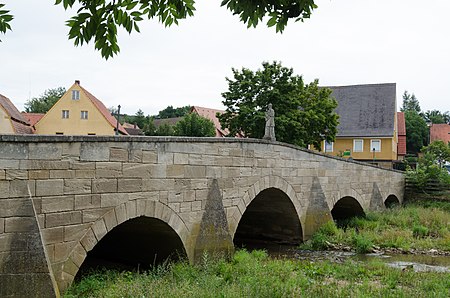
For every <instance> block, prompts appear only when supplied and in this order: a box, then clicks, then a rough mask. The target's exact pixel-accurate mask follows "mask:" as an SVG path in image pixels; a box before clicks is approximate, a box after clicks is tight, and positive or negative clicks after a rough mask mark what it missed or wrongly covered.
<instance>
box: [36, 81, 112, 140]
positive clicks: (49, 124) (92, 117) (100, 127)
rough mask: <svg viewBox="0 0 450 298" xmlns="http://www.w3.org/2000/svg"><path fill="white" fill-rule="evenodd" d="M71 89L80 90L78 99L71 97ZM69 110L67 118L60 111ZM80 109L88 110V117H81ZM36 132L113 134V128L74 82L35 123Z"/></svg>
mask: <svg viewBox="0 0 450 298" xmlns="http://www.w3.org/2000/svg"><path fill="white" fill-rule="evenodd" d="M72 90H80V99H78V100H73V99H72ZM63 110H69V118H68V119H63V118H62V111H63ZM81 111H88V119H81ZM35 128H36V134H50V135H52V134H56V133H63V134H65V135H87V134H96V135H114V134H115V132H114V128H113V127H112V126H111V125H110V124H109V122H108V121H107V120H106V119H105V117H104V116H103V115H102V114H101V113H100V112H99V111H98V109H97V108H96V107H95V106H94V104H93V103H92V102H91V100H90V99H89V98H88V97H87V96H86V94H84V92H83V91H82V90H81V89H80V88H79V87H78V85H77V84H74V85H73V86H72V87H71V88H70V89H69V90H68V91H67V92H66V93H65V94H64V95H63V96H62V97H61V99H60V100H59V101H58V102H57V103H56V104H55V105H54V106H53V107H52V108H51V109H50V110H49V111H48V112H47V114H45V116H44V117H43V118H42V119H41V120H40V121H39V122H38V123H36V125H35Z"/></svg>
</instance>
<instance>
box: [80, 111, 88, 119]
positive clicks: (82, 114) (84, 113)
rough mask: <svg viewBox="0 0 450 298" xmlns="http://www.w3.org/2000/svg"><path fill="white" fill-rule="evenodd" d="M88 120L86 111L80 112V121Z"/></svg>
mask: <svg viewBox="0 0 450 298" xmlns="http://www.w3.org/2000/svg"><path fill="white" fill-rule="evenodd" d="M87 118H88V111H81V119H87Z"/></svg>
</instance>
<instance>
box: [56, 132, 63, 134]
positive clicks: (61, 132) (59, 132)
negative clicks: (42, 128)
mask: <svg viewBox="0 0 450 298" xmlns="http://www.w3.org/2000/svg"><path fill="white" fill-rule="evenodd" d="M56 134H57V135H63V134H64V133H63V132H57V133H56Z"/></svg>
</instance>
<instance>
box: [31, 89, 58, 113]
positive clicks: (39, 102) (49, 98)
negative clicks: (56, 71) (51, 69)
mask: <svg viewBox="0 0 450 298" xmlns="http://www.w3.org/2000/svg"><path fill="white" fill-rule="evenodd" d="M64 93H66V88H64V87H58V88H54V89H48V90H46V91H45V92H44V94H42V95H40V96H39V97H34V98H32V99H30V100H28V101H26V102H25V105H24V106H25V112H27V113H47V111H48V110H50V108H51V107H52V106H53V105H54V104H55V103H56V102H57V101H58V100H59V99H60V98H61V97H62V96H63V95H64Z"/></svg>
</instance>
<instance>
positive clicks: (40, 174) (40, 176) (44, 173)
mask: <svg viewBox="0 0 450 298" xmlns="http://www.w3.org/2000/svg"><path fill="white" fill-rule="evenodd" d="M48 178H50V171H49V170H29V171H28V179H34V180H45V179H48Z"/></svg>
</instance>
